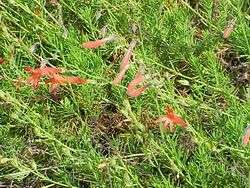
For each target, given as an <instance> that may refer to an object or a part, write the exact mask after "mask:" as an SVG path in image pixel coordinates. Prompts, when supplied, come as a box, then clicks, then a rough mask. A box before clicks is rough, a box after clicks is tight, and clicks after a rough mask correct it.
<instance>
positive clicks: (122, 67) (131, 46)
mask: <svg viewBox="0 0 250 188" xmlns="http://www.w3.org/2000/svg"><path fill="white" fill-rule="evenodd" d="M135 45H136V41H135V40H132V41H131V42H130V44H129V48H128V50H127V52H126V53H125V55H124V57H123V59H122V62H121V64H120V73H119V74H118V76H117V77H116V78H115V79H114V80H113V82H112V84H113V85H117V84H118V83H119V82H120V81H121V80H122V78H123V77H124V75H125V72H126V70H127V69H128V68H129V65H130V64H129V61H130V58H131V55H132V51H133V49H134V47H135Z"/></svg>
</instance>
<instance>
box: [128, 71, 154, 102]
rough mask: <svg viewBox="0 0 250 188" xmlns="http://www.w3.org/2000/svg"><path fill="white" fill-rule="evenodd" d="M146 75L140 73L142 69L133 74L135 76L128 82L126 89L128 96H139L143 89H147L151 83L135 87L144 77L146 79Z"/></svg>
mask: <svg viewBox="0 0 250 188" xmlns="http://www.w3.org/2000/svg"><path fill="white" fill-rule="evenodd" d="M147 77H148V75H146V76H143V75H142V69H141V70H139V71H138V72H137V74H136V75H135V78H134V80H132V81H131V82H130V83H129V86H128V89H127V94H128V95H129V96H130V97H137V96H139V95H140V94H141V93H142V92H143V91H145V89H147V88H148V87H150V86H151V85H152V84H151V83H148V84H145V85H143V86H141V87H140V88H139V89H137V90H136V89H135V88H136V86H137V85H139V84H140V83H142V82H143V81H144V80H145V79H147Z"/></svg>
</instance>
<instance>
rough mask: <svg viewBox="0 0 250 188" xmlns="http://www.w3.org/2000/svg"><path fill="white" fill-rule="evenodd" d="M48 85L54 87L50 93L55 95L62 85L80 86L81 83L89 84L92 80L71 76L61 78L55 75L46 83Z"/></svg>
mask: <svg viewBox="0 0 250 188" xmlns="http://www.w3.org/2000/svg"><path fill="white" fill-rule="evenodd" d="M45 82H46V83H51V84H52V86H51V88H50V90H49V92H51V93H54V92H56V91H57V89H58V87H59V85H60V84H67V83H71V84H80V83H89V82H90V80H87V79H83V78H77V77H70V76H60V75H58V74H54V75H53V76H52V77H51V78H50V79H48V80H46V81H45Z"/></svg>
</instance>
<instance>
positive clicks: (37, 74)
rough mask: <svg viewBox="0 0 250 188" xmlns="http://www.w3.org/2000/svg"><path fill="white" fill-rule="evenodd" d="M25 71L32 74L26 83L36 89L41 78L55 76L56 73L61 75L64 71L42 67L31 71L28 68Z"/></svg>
mask: <svg viewBox="0 0 250 188" xmlns="http://www.w3.org/2000/svg"><path fill="white" fill-rule="evenodd" d="M24 70H25V71H27V72H29V73H31V74H32V75H31V76H30V77H29V78H28V79H27V80H26V82H27V83H31V84H32V87H33V88H34V89H36V88H37V87H38V85H39V81H40V78H41V76H44V75H53V74H55V73H59V72H61V71H62V69H60V68H53V67H41V68H37V69H31V68H30V67H26V68H25V69H24Z"/></svg>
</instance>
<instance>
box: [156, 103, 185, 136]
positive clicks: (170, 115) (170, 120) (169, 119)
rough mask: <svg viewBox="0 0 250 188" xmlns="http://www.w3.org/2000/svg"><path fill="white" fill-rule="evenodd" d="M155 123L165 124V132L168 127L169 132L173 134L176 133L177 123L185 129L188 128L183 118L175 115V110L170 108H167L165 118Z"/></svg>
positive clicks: (163, 127) (163, 129) (163, 128)
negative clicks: (175, 126) (175, 125)
mask: <svg viewBox="0 0 250 188" xmlns="http://www.w3.org/2000/svg"><path fill="white" fill-rule="evenodd" d="M154 122H155V123H160V122H163V126H162V131H163V132H164V131H165V130H166V128H167V126H169V130H170V132H171V133H172V132H174V124H175V123H176V124H179V125H181V126H183V127H184V128H187V127H188V124H186V123H185V121H184V120H183V119H182V118H180V117H179V116H177V115H175V114H174V112H173V110H172V109H171V108H169V107H167V114H166V115H165V116H163V117H160V118H159V119H156V120H155V121H154Z"/></svg>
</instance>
